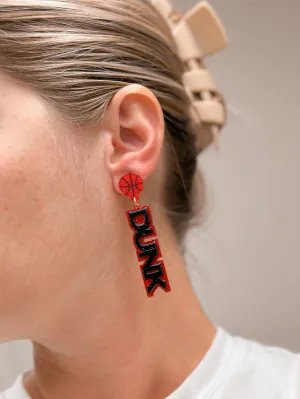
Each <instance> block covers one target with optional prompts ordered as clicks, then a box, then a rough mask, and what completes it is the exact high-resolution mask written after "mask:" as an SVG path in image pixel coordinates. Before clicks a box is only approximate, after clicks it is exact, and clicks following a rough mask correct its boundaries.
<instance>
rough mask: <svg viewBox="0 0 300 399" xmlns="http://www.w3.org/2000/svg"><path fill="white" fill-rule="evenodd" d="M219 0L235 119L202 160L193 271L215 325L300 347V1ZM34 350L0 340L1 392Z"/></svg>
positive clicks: (220, 60)
mask: <svg viewBox="0 0 300 399" xmlns="http://www.w3.org/2000/svg"><path fill="white" fill-rule="evenodd" d="M195 3H196V2H195V1H187V0H184V1H183V0H177V1H176V0H174V4H176V6H177V7H178V8H181V9H188V7H189V6H190V5H192V4H195ZM211 4H212V5H214V7H215V9H216V11H217V12H218V14H219V15H220V16H221V17H222V19H223V21H224V24H225V26H226V28H227V32H228V36H229V39H230V47H229V49H228V50H227V51H226V52H223V53H222V54H219V55H217V56H214V57H212V58H211V59H210V60H208V62H207V63H208V65H209V66H210V68H211V70H212V71H213V73H214V75H215V78H216V80H217V82H218V84H219V87H220V89H222V91H223V92H224V94H225V95H226V97H227V100H228V102H229V107H230V119H229V124H228V126H227V128H226V130H225V131H224V135H223V137H222V141H221V147H222V151H221V154H220V155H217V154H216V153H215V152H214V151H213V150H210V151H208V152H207V153H206V154H205V155H203V156H202V157H201V159H200V160H199V165H200V166H201V167H202V168H203V170H204V172H205V176H206V180H207V185H208V192H209V196H210V217H208V218H207V221H206V222H205V224H203V225H202V226H201V227H200V228H197V229H196V230H193V231H192V232H191V233H190V235H189V237H188V248H189V253H188V256H187V261H188V270H189V273H190V276H191V278H192V281H193V284H194V286H195V289H196V290H197V292H198V294H199V298H200V300H201V301H202V303H203V305H204V307H205V309H206V310H207V312H208V314H209V315H210V317H211V318H212V319H213V320H214V321H215V322H216V323H218V324H220V325H222V326H223V327H225V328H227V329H228V330H229V331H230V332H233V333H237V334H241V335H243V336H245V337H247V338H252V339H257V340H260V341H262V342H264V343H267V344H276V345H281V346H285V347H288V348H289V349H293V350H297V351H300V311H299V304H300V290H299V286H300V262H299V259H300V254H299V249H300V235H299V225H300V210H299V205H300V179H299V174H300V155H299V154H300V121H299V116H300V95H299V91H300V78H299V73H300V43H299V42H300V24H299V20H300V2H299V1H298V0H290V1H289V0H284V1H279V0H265V1H264V0H248V1H247V0H219V1H218V0H212V1H211ZM30 350H31V345H30V343H28V342H22V341H20V342H14V343H11V344H9V345H2V346H1V345H0V390H2V389H3V388H5V387H7V386H8V385H10V384H11V383H12V382H13V380H14V378H15V376H16V375H17V374H18V373H19V372H21V371H23V370H24V369H27V368H30V367H31V364H32V362H31V356H30Z"/></svg>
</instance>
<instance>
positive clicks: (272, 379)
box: [224, 336, 300, 399]
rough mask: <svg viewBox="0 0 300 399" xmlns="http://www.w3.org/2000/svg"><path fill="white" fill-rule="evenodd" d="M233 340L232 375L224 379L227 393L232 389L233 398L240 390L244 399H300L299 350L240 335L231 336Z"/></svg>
mask: <svg viewBox="0 0 300 399" xmlns="http://www.w3.org/2000/svg"><path fill="white" fill-rule="evenodd" d="M232 340H233V343H234V344H233V346H234V347H235V351H233V354H232V359H231V360H229V359H228V361H229V363H231V364H232V369H231V375H230V377H229V378H228V379H227V381H224V386H225V385H226V386H227V391H228V395H230V390H231V389H232V392H233V394H234V395H233V396H231V397H237V396H236V395H237V393H238V392H239V389H241V390H242V391H241V396H240V397H243V398H244V399H246V398H247V399H248V398H249V399H250V398H251V399H252V398H258V397H259V398H266V399H269V398H284V399H296V398H297V399H299V398H300V353H295V352H292V351H289V350H287V349H285V348H283V347H280V346H270V345H264V344H263V343H260V342H258V341H255V340H249V339H246V338H242V337H239V336H232ZM234 353H235V354H234ZM229 369H230V367H229ZM229 373H230V371H229ZM226 393H227V392H226ZM227 397H230V396H227V395H226V396H224V399H225V398H227Z"/></svg>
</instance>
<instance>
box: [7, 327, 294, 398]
mask: <svg viewBox="0 0 300 399" xmlns="http://www.w3.org/2000/svg"><path fill="white" fill-rule="evenodd" d="M0 399H31V398H30V397H29V396H28V394H27V393H26V391H25V389H24V386H23V374H20V375H19V376H18V377H17V379H16V381H15V383H14V385H13V386H12V387H10V388H9V389H8V390H6V391H4V392H3V393H2V394H1V393H0ZM87 399H88V398H87ZM165 399H300V353H299V354H294V353H292V352H289V351H287V350H285V349H282V348H279V347H271V346H265V345H262V344H260V343H258V342H256V341H251V340H247V339H244V338H241V337H238V336H233V335H231V334H229V333H228V332H227V331H225V330H224V329H222V328H220V327H218V332H217V335H216V337H215V340H214V342H213V344H212V346H211V348H210V349H209V351H208V352H207V353H206V355H205V357H204V358H203V359H202V361H201V362H200V363H199V364H198V366H197V367H196V368H195V369H194V370H193V372H192V373H191V374H190V375H189V376H188V377H187V378H186V379H185V380H184V382H183V383H182V384H181V385H180V386H179V387H178V388H177V389H176V390H175V391H174V392H173V393H172V394H171V395H169V396H168V397H167V398H165Z"/></svg>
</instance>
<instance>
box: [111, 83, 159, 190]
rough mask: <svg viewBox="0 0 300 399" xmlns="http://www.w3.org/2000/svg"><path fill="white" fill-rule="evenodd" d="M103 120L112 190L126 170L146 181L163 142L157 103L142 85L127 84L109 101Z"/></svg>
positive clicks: (116, 187)
mask: <svg viewBox="0 0 300 399" xmlns="http://www.w3.org/2000/svg"><path fill="white" fill-rule="evenodd" d="M106 121H107V124H108V126H107V127H108V129H109V131H110V133H111V135H112V140H111V145H112V148H110V152H109V157H108V160H107V162H108V168H109V171H110V173H111V178H112V182H113V186H114V188H115V191H116V192H118V193H120V187H119V181H120V179H121V177H122V176H123V175H125V174H127V173H129V172H133V173H136V174H137V175H139V176H141V177H142V178H143V180H146V179H147V177H148V176H149V175H151V173H152V172H153V171H154V170H155V168H156V166H157V164H158V162H159V158H160V154H161V150H162V146H163V141H164V118H163V112H162V109H161V107H160V104H159V102H158V100H157V98H156V97H155V96H154V94H153V93H152V92H151V91H150V90H148V89H147V88H146V87H143V86H139V85H129V86H126V87H124V88H123V89H121V90H120V91H119V92H118V93H117V94H116V95H115V97H114V98H113V100H112V101H111V103H110V105H109V108H108V110H107V115H106Z"/></svg>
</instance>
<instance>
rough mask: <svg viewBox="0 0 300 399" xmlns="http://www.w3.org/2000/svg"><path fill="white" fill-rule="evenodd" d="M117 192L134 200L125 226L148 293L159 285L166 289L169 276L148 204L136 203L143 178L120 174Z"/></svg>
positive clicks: (130, 174)
mask: <svg viewBox="0 0 300 399" xmlns="http://www.w3.org/2000/svg"><path fill="white" fill-rule="evenodd" d="M119 187H120V190H121V192H122V193H123V194H124V195H126V196H128V197H130V199H131V200H132V201H134V209H132V210H129V211H127V212H126V215H127V219H128V223H129V227H130V228H131V230H132V231H133V232H134V235H133V242H134V245H135V249H136V253H137V258H138V261H139V262H143V263H142V264H140V268H141V272H142V276H143V279H144V284H145V288H146V292H147V295H148V297H151V296H153V295H154V293H155V291H156V289H157V288H158V287H161V288H162V289H163V290H164V291H165V292H170V291H171V288H170V284H169V279H168V276H167V273H166V269H165V264H164V261H163V260H162V259H161V258H162V255H161V251H160V246H159V243H158V239H157V235H156V231H155V227H154V225H153V220H152V214H151V210H150V207H149V205H145V206H140V205H139V204H138V199H139V194H140V193H141V192H142V190H143V188H144V183H143V179H142V178H141V176H139V175H137V174H135V173H128V174H126V175H124V176H123V177H122V178H121V179H120V182H119Z"/></svg>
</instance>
